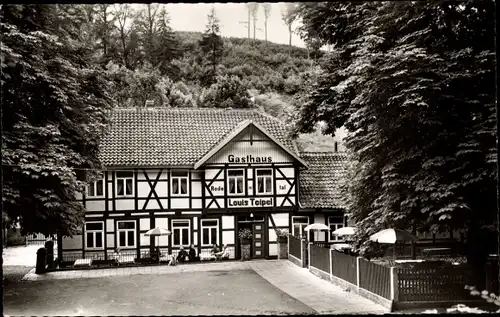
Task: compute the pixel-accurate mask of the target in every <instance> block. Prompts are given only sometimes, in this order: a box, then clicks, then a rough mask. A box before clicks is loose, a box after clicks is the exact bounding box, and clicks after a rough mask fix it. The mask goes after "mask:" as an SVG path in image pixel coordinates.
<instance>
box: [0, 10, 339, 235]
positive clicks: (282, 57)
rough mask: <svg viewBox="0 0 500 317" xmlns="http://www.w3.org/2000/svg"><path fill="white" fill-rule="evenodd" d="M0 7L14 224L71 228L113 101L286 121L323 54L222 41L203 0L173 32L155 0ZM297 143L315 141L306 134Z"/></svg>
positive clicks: (6, 192)
mask: <svg viewBox="0 0 500 317" xmlns="http://www.w3.org/2000/svg"><path fill="white" fill-rule="evenodd" d="M264 8H267V11H265V12H267V13H266V14H267V16H268V15H269V14H270V12H269V7H266V6H264ZM290 8H291V7H290ZM254 9H255V8H254ZM265 10H266V9H265ZM291 13H292V11H291V10H289V14H291ZM0 14H1V16H0V19H1V32H2V47H1V57H2V64H1V65H2V77H1V81H2V97H3V100H2V111H3V113H2V125H3V126H2V129H3V132H4V133H3V134H2V141H3V143H2V152H3V156H2V165H3V166H4V170H3V176H4V182H3V185H4V186H3V188H2V189H3V203H4V211H6V213H4V214H3V216H4V220H8V219H18V217H20V218H19V219H21V226H22V228H23V231H24V232H41V233H46V234H52V233H55V232H59V233H60V234H63V235H65V234H68V235H71V234H72V232H74V231H75V230H76V229H77V228H78V226H79V225H80V223H81V221H82V220H83V213H84V211H83V209H82V207H81V206H79V205H78V204H77V203H76V202H75V200H74V195H75V193H76V192H77V191H79V190H81V189H82V188H83V186H85V182H86V181H88V180H90V179H92V178H93V177H94V176H95V173H96V172H97V171H98V170H99V169H100V168H101V165H100V162H99V160H98V158H97V151H98V147H97V145H98V143H99V140H100V138H101V137H102V134H103V133H104V131H105V127H106V124H107V120H108V113H109V110H110V109H112V108H113V107H144V106H145V104H146V101H147V100H149V101H153V106H154V107H218V108H221V107H222V108H254V109H257V110H258V111H264V112H267V113H269V114H271V115H273V116H276V117H278V118H280V119H282V120H283V121H285V122H289V123H290V125H291V121H290V118H292V117H293V116H292V115H291V113H292V112H293V109H294V107H295V102H296V98H295V95H297V94H299V92H301V91H302V90H303V89H304V87H305V86H307V85H308V84H309V83H310V81H311V79H312V78H313V77H315V76H316V75H317V73H318V71H319V68H318V62H319V60H320V59H321V58H322V57H323V55H324V52H322V51H320V50H319V46H318V45H310V46H308V47H307V48H298V47H294V46H292V45H291V42H290V43H289V45H279V44H275V43H271V42H268V41H267V40H264V41H262V40H255V39H253V40H252V39H250V38H247V39H240V38H223V37H222V36H221V34H220V30H219V20H218V18H217V13H216V11H215V10H213V9H212V10H211V11H210V12H208V14H207V17H206V28H205V30H200V32H178V31H175V30H173V29H172V28H171V27H170V23H169V14H168V11H167V9H166V6H165V5H163V4H143V5H135V6H130V5H128V4H64V5H61V4H54V5H46V4H26V5H3V6H1V12H0ZM285 17H286V16H284V18H285ZM292 19H293V17H291V16H290V17H288V18H287V19H286V21H287V22H286V23H290V21H292ZM298 140H299V142H298V143H299V147H301V148H304V149H305V148H307V149H309V150H310V149H311V147H314V140H315V138H314V134H309V135H308V134H302V135H301V136H300V137H299V139H298ZM320 143H321V144H319V146H320V147H321V148H322V149H324V150H329V149H330V150H331V149H333V142H329V140H328V138H327V139H326V140H325V139H324V140H322V141H321V142H320ZM7 214H8V215H9V217H5V216H6V215H7ZM26 215H28V216H27V217H23V216H26ZM4 223H7V221H5V222H4Z"/></svg>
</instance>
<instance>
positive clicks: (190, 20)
mask: <svg viewBox="0 0 500 317" xmlns="http://www.w3.org/2000/svg"><path fill="white" fill-rule="evenodd" d="M212 6H213V7H214V8H215V11H216V14H217V17H218V18H219V20H220V31H221V35H222V36H225V37H247V36H248V30H247V28H246V25H245V24H242V23H239V22H240V21H247V20H248V11H247V9H246V7H245V3H196V4H183V3H175V4H171V3H170V4H167V5H166V8H167V10H168V12H169V15H170V26H171V27H172V29H174V30H175V31H192V32H203V31H204V30H205V24H206V23H207V15H208V13H209V11H210V9H211V8H212ZM281 8H282V3H272V4H271V16H270V17H269V19H268V21H267V39H268V41H271V42H275V43H280V44H288V29H287V27H286V25H285V24H284V23H283V20H281ZM258 12H259V13H258V20H257V24H256V25H257V28H261V29H262V31H258V30H257V31H256V32H255V33H256V34H255V38H256V39H262V40H264V39H265V35H264V10H263V8H262V6H259V11H258ZM251 23H252V25H251V28H250V31H251V33H250V36H251V38H253V21H251ZM294 27H295V25H294ZM292 45H294V46H299V47H305V46H304V42H303V41H302V40H301V39H300V37H299V36H298V35H296V34H293V35H292Z"/></svg>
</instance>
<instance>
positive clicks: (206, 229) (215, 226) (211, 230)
mask: <svg viewBox="0 0 500 317" xmlns="http://www.w3.org/2000/svg"><path fill="white" fill-rule="evenodd" d="M214 243H216V244H217V245H219V220H217V219H202V220H201V245H202V246H208V245H212V244H214Z"/></svg>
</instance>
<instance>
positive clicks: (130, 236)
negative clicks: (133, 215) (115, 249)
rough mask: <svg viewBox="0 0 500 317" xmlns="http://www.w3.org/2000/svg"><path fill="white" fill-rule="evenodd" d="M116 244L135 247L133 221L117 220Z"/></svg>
mask: <svg viewBox="0 0 500 317" xmlns="http://www.w3.org/2000/svg"><path fill="white" fill-rule="evenodd" d="M117 234H118V246H119V247H135V221H118V232H117Z"/></svg>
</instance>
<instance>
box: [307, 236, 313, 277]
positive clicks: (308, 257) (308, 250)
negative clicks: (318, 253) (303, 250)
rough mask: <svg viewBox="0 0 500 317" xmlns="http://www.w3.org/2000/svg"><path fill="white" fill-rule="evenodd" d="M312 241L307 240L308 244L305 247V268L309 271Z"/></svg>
mask: <svg viewBox="0 0 500 317" xmlns="http://www.w3.org/2000/svg"><path fill="white" fill-rule="evenodd" d="M312 244H313V243H312V242H309V246H308V248H307V269H308V270H309V271H310V270H311V246H312Z"/></svg>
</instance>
